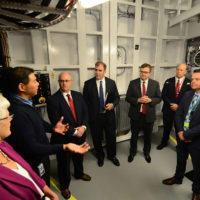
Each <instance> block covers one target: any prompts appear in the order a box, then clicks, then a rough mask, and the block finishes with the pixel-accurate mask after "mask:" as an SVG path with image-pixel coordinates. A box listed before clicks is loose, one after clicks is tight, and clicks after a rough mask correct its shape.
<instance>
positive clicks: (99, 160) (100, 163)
mask: <svg viewBox="0 0 200 200" xmlns="http://www.w3.org/2000/svg"><path fill="white" fill-rule="evenodd" d="M97 164H98V166H99V167H102V166H103V164H104V160H103V159H102V158H99V159H98V161H97Z"/></svg>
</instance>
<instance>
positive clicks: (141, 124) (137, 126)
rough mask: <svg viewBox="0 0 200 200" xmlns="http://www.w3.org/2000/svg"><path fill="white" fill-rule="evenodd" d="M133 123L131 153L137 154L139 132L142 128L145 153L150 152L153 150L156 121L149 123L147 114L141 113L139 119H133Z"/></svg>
mask: <svg viewBox="0 0 200 200" xmlns="http://www.w3.org/2000/svg"><path fill="white" fill-rule="evenodd" d="M130 123H131V133H132V135H131V140H130V154H132V155H135V154H136V152H137V140H138V134H139V132H140V131H141V130H143V133H144V148H143V151H144V153H150V150H151V133H152V130H153V124H154V122H151V123H147V122H146V119H145V115H143V114H142V113H140V116H139V119H138V120H132V119H131V121H130Z"/></svg>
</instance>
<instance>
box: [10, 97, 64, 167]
mask: <svg viewBox="0 0 200 200" xmlns="http://www.w3.org/2000/svg"><path fill="white" fill-rule="evenodd" d="M9 100H10V102H11V107H10V109H9V110H10V113H13V114H14V118H13V120H12V122H11V132H12V134H11V135H10V136H9V137H8V138H7V141H8V143H9V144H10V145H11V146H12V147H13V148H14V149H15V150H16V151H17V152H18V153H19V154H20V155H21V156H22V157H23V158H24V159H25V160H26V161H27V162H28V163H29V164H30V165H31V166H32V167H33V168H35V167H37V166H38V164H39V163H41V162H43V161H44V160H46V159H48V155H50V154H55V153H57V152H58V151H62V150H63V146H62V145H60V144H55V145H51V144H49V141H48V138H47V136H46V132H50V133H52V132H53V126H52V125H51V124H49V123H47V122H46V121H44V120H43V119H42V118H41V116H40V115H39V114H38V112H37V111H36V110H35V108H34V107H32V106H30V105H27V104H25V103H22V102H20V101H19V100H17V99H14V98H11V99H9Z"/></svg>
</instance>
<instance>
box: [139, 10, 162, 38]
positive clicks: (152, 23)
mask: <svg viewBox="0 0 200 200" xmlns="http://www.w3.org/2000/svg"><path fill="white" fill-rule="evenodd" d="M141 15H142V16H141V29H140V34H141V35H142V36H143V35H145V36H156V35H157V27H158V11H157V10H152V9H146V8H142V14H141Z"/></svg>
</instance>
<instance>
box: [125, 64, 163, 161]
mask: <svg viewBox="0 0 200 200" xmlns="http://www.w3.org/2000/svg"><path fill="white" fill-rule="evenodd" d="M151 69H152V67H151V65H150V64H147V63H144V64H143V65H142V66H141V67H140V78H137V79H135V80H132V81H131V82H130V84H129V87H128V90H127V93H126V101H127V102H129V103H130V109H129V117H130V123H131V133H132V136H131V140H130V155H129V157H128V162H132V161H133V159H134V156H135V155H136V153H137V139H138V133H139V131H140V130H143V132H144V148H143V151H144V156H145V160H146V161H147V162H148V163H150V162H151V157H150V150H151V133H152V130H153V124H154V121H155V105H156V104H158V103H160V101H161V92H160V86H159V83H158V82H157V81H155V80H152V79H150V78H149V77H150V75H151Z"/></svg>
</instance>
